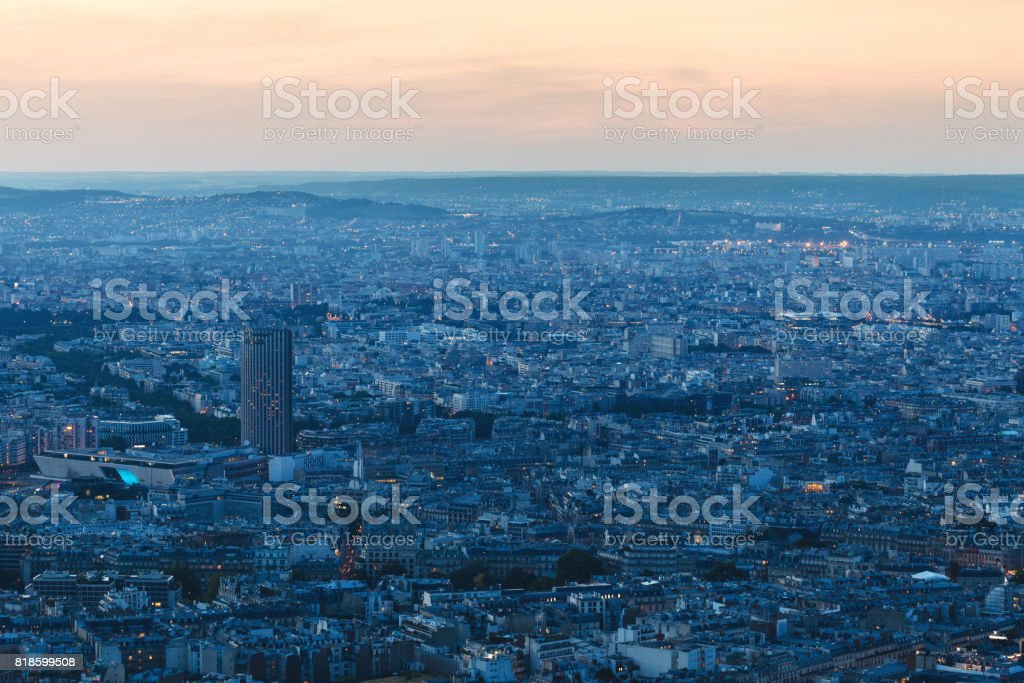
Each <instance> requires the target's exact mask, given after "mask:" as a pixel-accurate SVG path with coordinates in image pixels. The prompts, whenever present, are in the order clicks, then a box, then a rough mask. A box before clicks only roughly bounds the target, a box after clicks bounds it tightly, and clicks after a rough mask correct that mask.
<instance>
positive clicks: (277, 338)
mask: <svg viewBox="0 0 1024 683" xmlns="http://www.w3.org/2000/svg"><path fill="white" fill-rule="evenodd" d="M293 362H294V356H293V355H292V333H291V331H289V330H285V329H266V330H254V329H252V328H246V329H245V330H244V331H243V333H242V396H241V410H240V417H241V420H242V441H243V442H244V441H248V442H249V445H251V446H253V447H255V448H256V449H258V450H259V452H260V453H261V454H263V455H281V454H283V453H288V452H290V451H291V450H292V365H293Z"/></svg>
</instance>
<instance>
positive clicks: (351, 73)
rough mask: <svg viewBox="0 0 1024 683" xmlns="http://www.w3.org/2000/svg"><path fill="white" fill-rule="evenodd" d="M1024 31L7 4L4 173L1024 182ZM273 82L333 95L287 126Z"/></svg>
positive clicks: (768, 18)
mask: <svg viewBox="0 0 1024 683" xmlns="http://www.w3.org/2000/svg"><path fill="white" fill-rule="evenodd" d="M1022 24H1024V3H1020V2H1017V1H1016V0H977V1H975V2H973V3H961V2H955V3H954V2H951V1H948V0H938V1H936V0H932V1H930V2H921V1H918V0H899V1H893V0H887V1H885V2H880V1H877V0H861V1H858V2H849V1H846V0H831V1H829V2H821V1H820V0H819V1H818V2H804V1H796V0H775V1H774V2H764V1H763V0H759V1H758V2H747V1H746V0H733V1H732V2H728V3H722V2H704V1H701V2H695V1H690V0H655V1H648V2H644V1H641V2H632V3H612V2H607V1H602V0H587V1H585V2H583V1H579V0H545V1H544V2H541V1H539V0H517V2H515V3H498V2H492V1H489V0H477V1H475V2H463V1H462V0H437V1H435V2H407V1H405V0H377V1H376V2H372V3H368V2H362V3H355V2H348V1H347V0H333V1H319V0H291V1H290V2H287V3H285V2H266V1H263V0H245V1H236V0H220V1H219V2H209V1H208V0H207V1H204V2H193V1H191V0H175V1H173V2H170V1H166V2H165V1H164V0H146V1H145V2H139V1H138V0H131V1H122V0H88V1H86V0H63V1H57V2H47V1H45V0H29V1H25V0H7V1H6V2H5V3H4V20H3V22H0V43H2V44H3V45H4V50H3V51H2V52H0V171H200V172H201V171H217V170H221V171H245V170H267V171H279V170H330V171H397V172H402V171H501V170H509V171H545V170H552V171H553V170H559V171H574V170H580V171H585V170H602V171H641V172H696V173H703V172H709V173H710V172H715V173H717V172H734V173H735V172H766V173H771V172H841V173H1016V172H1024V155H1022V154H1021V151H1022V150H1024V111H1021V109H1024V92H1022V93H1021V99H1018V100H1016V103H1017V104H1019V105H1020V107H1018V109H1017V110H1016V113H1015V112H1014V111H1013V110H1009V104H1010V101H1011V100H1012V97H1013V94H1014V93H1016V92H1018V91H1019V90H1021V89H1024V41H1021V39H1020V37H1019V36H1020V34H1019V27H1020V26H1021V25H1022ZM53 79H56V80H55V81H54V80H53ZM287 79H290V80H287ZM624 79H633V80H624ZM965 79H974V80H972V81H969V80H965ZM312 82H315V83H316V85H315V86H311V83H312ZM655 82H656V83H657V85H656V86H655V85H653V84H654V83H655ZM54 83H55V84H56V85H54ZM293 83H294V84H297V85H294V86H293V85H290V84H293ZM633 83H636V84H638V85H636V86H633V85H631V84H633ZM947 83H952V84H953V85H952V87H951V88H947V85H946V84H947ZM993 83H998V86H996V87H999V88H1003V89H1005V90H1006V91H1007V94H1006V95H1005V96H1004V97H1002V98H1001V99H999V101H998V102H997V103H996V104H993V103H991V102H988V101H985V102H983V104H984V106H983V107H982V108H981V109H980V110H979V112H980V115H979V116H977V117H974V114H971V115H970V116H964V115H960V114H958V113H956V112H954V113H953V115H952V116H950V115H948V112H947V111H946V100H947V98H949V97H950V93H951V92H953V90H954V89H955V88H956V87H957V86H962V85H964V84H968V85H969V87H968V89H967V91H968V92H974V93H976V94H980V93H981V91H982V90H983V89H985V88H987V87H992V84H993ZM265 84H269V86H265ZM609 84H610V85H609ZM971 84H977V85H971ZM278 87H280V88H283V92H285V93H286V95H287V94H288V93H291V95H292V96H294V95H295V93H297V92H298V91H299V90H301V89H303V88H310V87H316V88H319V89H322V90H323V91H324V94H323V95H322V96H320V97H317V98H316V99H317V102H316V103H314V104H315V106H312V105H311V103H309V102H302V101H301V100H300V99H299V98H294V101H295V102H298V103H299V104H300V105H301V106H299V107H298V108H297V109H296V110H295V111H296V112H297V116H295V117H294V118H292V117H291V116H290V113H289V112H290V111H291V104H292V101H290V100H288V99H285V98H282V97H279V96H278V95H276V94H274V89H275V88H278ZM617 87H623V88H624V90H623V92H626V93H627V95H628V94H630V93H632V96H633V99H631V100H628V99H625V98H623V97H619V96H618V95H616V94H615V89H616V88H617ZM652 87H653V88H658V89H661V90H663V91H664V93H665V94H664V95H663V96H661V97H659V98H657V99H658V102H657V103H652V102H650V101H649V100H643V99H641V98H638V97H636V93H639V92H640V91H641V90H642V89H644V88H652ZM965 87H966V86H965ZM378 90H381V91H384V92H385V93H386V95H385V96H383V97H376V98H374V97H373V95H375V94H378V93H376V92H375V91H378ZM393 90H394V91H395V92H396V94H397V97H395V96H394V95H392V94H391V93H392V91H393ZM719 90H721V91H724V96H723V97H718V98H715V97H714V95H715V94H716V91H719ZM36 91H44V92H45V93H46V95H45V96H42V97H35V98H33V97H29V98H28V101H27V102H23V100H24V99H25V98H24V95H25V94H26V93H29V94H30V95H31V94H32V93H36V94H38V93H37V92H36ZM51 91H52V94H53V95H54V97H52V98H51V96H50V95H51ZM72 91H77V92H73V93H72ZM709 92H710V93H711V95H712V98H711V99H710V100H708V101H707V102H706V104H707V106H706V107H697V108H696V110H695V111H692V112H691V109H690V108H689V107H688V103H690V102H691V101H692V100H693V98H697V100H698V101H699V100H700V99H701V98H703V97H704V96H705V95H707V94H708V93H709ZM69 93H70V94H69ZM328 93H333V94H334V100H333V101H334V102H335V103H340V104H337V106H335V107H334V110H333V112H332V111H329V110H328V109H327V107H326V101H327V94H328ZM367 93H369V94H370V96H371V97H370V99H369V100H367V101H366V102H365V103H364V104H365V106H357V107H354V108H352V111H351V112H350V111H349V108H347V107H346V106H342V105H346V104H347V103H348V102H349V101H350V99H351V97H355V98H356V99H357V100H359V99H360V98H361V97H363V96H364V95H366V94H367ZM670 93H674V97H675V100H674V102H677V103H680V104H679V106H676V107H675V111H674V112H673V111H669V110H668V108H667V101H668V98H669V94H670ZM734 93H735V94H734ZM719 94H722V93H719ZM61 96H63V97H65V100H64V101H63V102H64V104H63V106H58V105H59V103H58V104H54V103H53V102H52V101H51V100H54V99H56V100H59V99H60V97H61ZM403 96H404V97H405V98H406V99H405V100H404V101H405V103H406V106H405V107H404V108H403V107H401V106H397V105H395V100H396V99H398V100H402V97H403ZM744 96H746V97H747V99H746V102H747V105H748V106H747V107H746V108H744V107H737V106H735V104H736V102H735V101H736V100H737V99H743V97H744ZM266 102H269V106H267V107H265V106H264V105H265V103H266ZM609 102H610V103H611V104H610V106H608V103H609ZM634 103H639V104H640V106H639V107H638V108H637V109H636V114H637V115H636V116H635V117H633V115H632V113H631V112H633V105H634ZM684 105H686V106H684ZM961 105H962V106H963V107H964V108H965V109H966V110H972V108H973V105H972V104H971V102H970V101H965V100H964V99H963V98H960V97H956V98H954V109H955V108H956V107H958V106H961ZM317 110H321V111H323V113H324V117H323V118H317V117H316V116H314V114H315V113H316V111H317ZM616 110H618V111H616ZM657 110H664V111H666V113H665V117H664V118H658V117H657V116H656V111H657ZM1001 111H1006V112H1007V113H1006V118H999V113H1000V112H1001ZM282 112H283V113H282ZM376 112H380V113H383V114H385V116H384V118H374V117H376V116H377V113H376ZM624 112H625V113H626V114H628V115H624ZM719 112H722V113H725V114H726V116H725V117H724V118H717V116H718V115H719ZM1018 114H1019V116H1018ZM40 115H42V116H43V118H32V117H35V116H40ZM51 117H53V118H51Z"/></svg>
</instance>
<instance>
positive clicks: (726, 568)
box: [704, 561, 747, 581]
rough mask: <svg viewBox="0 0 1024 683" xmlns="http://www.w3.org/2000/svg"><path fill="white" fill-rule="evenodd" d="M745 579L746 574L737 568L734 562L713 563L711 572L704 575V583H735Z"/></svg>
mask: <svg viewBox="0 0 1024 683" xmlns="http://www.w3.org/2000/svg"><path fill="white" fill-rule="evenodd" d="M746 578H747V572H745V571H743V570H742V569H740V568H739V567H737V566H736V563H735V562H722V561H718V562H715V565H714V566H713V567H712V568H711V571H709V572H708V573H707V574H705V575H704V580H705V581H735V580H743V579H746Z"/></svg>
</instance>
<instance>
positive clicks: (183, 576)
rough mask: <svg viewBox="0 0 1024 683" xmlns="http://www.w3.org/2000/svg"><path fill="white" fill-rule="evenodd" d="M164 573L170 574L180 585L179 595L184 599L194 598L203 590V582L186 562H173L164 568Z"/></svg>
mask: <svg viewBox="0 0 1024 683" xmlns="http://www.w3.org/2000/svg"><path fill="white" fill-rule="evenodd" d="M164 574H170V575H171V576H173V577H174V580H175V581H176V582H177V583H178V585H179V586H181V597H183V598H185V599H186V600H195V599H196V598H198V597H200V595H201V594H202V592H203V582H202V579H200V578H199V575H198V574H196V573H195V571H194V570H193V569H192V567H189V566H188V565H187V564H175V565H172V566H170V567H168V568H167V569H165V570H164Z"/></svg>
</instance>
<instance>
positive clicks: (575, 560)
mask: <svg viewBox="0 0 1024 683" xmlns="http://www.w3.org/2000/svg"><path fill="white" fill-rule="evenodd" d="M603 572H604V563H603V562H602V561H601V559H600V558H598V557H596V556H595V555H591V554H590V553H587V552H584V551H582V550H575V549H574V550H570V551H569V552H567V553H566V554H565V555H562V556H561V557H560V558H558V569H557V572H556V574H555V581H556V582H557V583H562V584H565V583H570V582H575V583H587V582H588V581H590V577H592V576H593V575H594V574H601V573H603Z"/></svg>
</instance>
